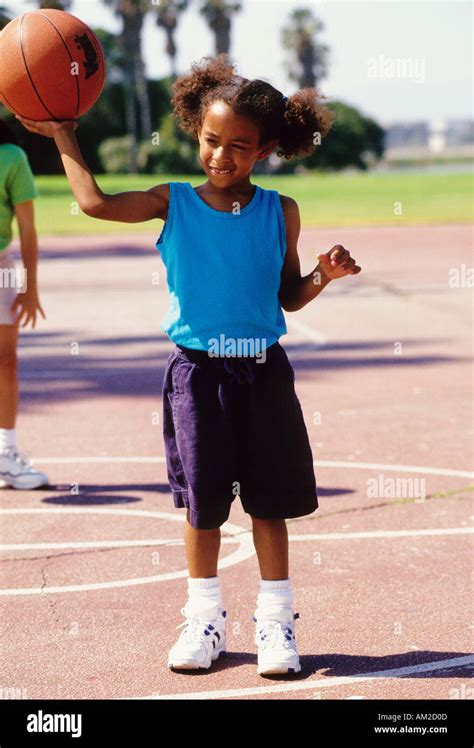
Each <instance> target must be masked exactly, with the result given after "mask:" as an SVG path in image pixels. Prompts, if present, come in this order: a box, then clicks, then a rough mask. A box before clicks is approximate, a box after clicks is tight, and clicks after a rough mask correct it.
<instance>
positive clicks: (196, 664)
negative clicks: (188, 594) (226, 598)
mask: <svg viewBox="0 0 474 748" xmlns="http://www.w3.org/2000/svg"><path fill="white" fill-rule="evenodd" d="M181 613H182V614H183V615H184V616H185V617H186V620H185V621H183V623H180V624H179V626H177V627H176V628H178V629H179V628H181V626H185V628H184V631H182V632H181V635H180V637H179V639H178V641H177V642H176V644H175V645H174V646H173V647H172V648H171V650H170V653H169V655H168V667H169V668H176V669H178V670H194V669H198V668H209V667H210V666H211V664H212V662H213V660H217V658H218V657H219V655H220V654H225V651H226V616H227V611H226V610H224V609H223V608H221V607H219V605H218V603H216V602H214V601H212V600H209V604H208V605H206V606H205V607H203V605H202V603H201V602H200V603H199V604H197V603H193V602H191V601H189V600H188V602H187V603H186V605H185V606H184V608H181Z"/></svg>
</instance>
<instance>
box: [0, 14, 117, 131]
mask: <svg viewBox="0 0 474 748" xmlns="http://www.w3.org/2000/svg"><path fill="white" fill-rule="evenodd" d="M105 72H106V66H105V56H104V53H103V50H102V47H101V45H100V42H99V40H98V38H97V36H96V35H95V34H94V32H93V31H91V29H90V28H89V27H88V26H87V25H86V24H85V23H83V21H81V20H80V19H79V18H76V17H75V16H73V15H71V14H70V13H65V12H64V11H62V10H33V11H30V12H28V13H24V14H23V15H22V16H19V17H18V18H14V19H13V21H10V23H8V24H7V25H6V26H5V28H4V29H3V31H2V32H1V33H0V101H1V102H2V104H4V105H5V106H6V108H7V109H9V110H10V111H11V112H13V113H14V114H19V115H20V116H22V117H26V118H27V119H32V120H36V121H44V120H65V119H77V117H80V116H81V115H83V114H85V113H86V112H87V111H89V109H90V108H91V107H92V106H93V105H94V103H95V102H96V101H97V99H98V98H99V96H100V94H101V91H102V89H103V87H104V83H105Z"/></svg>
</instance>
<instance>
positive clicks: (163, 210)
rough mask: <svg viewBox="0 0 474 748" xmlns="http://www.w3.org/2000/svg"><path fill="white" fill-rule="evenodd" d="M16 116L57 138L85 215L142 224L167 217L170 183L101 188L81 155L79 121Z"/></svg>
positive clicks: (21, 120)
mask: <svg viewBox="0 0 474 748" xmlns="http://www.w3.org/2000/svg"><path fill="white" fill-rule="evenodd" d="M16 118H17V119H18V120H19V121H20V122H21V123H22V124H23V126H24V127H26V129H27V130H29V131H30V132H34V133H37V134H38V135H44V136H45V137H48V138H54V142H55V143H56V145H57V148H58V151H59V153H60V155H61V160H62V162H63V165H64V171H65V172H66V176H67V178H68V180H69V184H70V185H71V189H72V191H73V193H74V196H75V198H76V200H77V202H78V205H79V207H80V209H81V210H82V211H83V212H84V213H85V214H86V215H88V216H92V217H93V218H100V219H102V220H103V221H120V222H122V223H140V222H142V221H150V220H152V219H153V218H161V219H162V220H164V221H165V220H166V217H167V214H168V200H169V188H168V185H167V184H160V185H158V186H156V187H152V188H151V189H149V190H136V191H132V192H119V193H117V194H116V195H108V194H106V193H104V192H103V191H102V190H101V189H100V187H99V185H98V184H97V182H96V181H95V178H94V175H93V174H92V172H91V170H90V169H89V167H88V166H87V164H86V162H85V161H84V159H83V157H82V153H81V151H80V148H79V144H78V142H77V138H76V133H75V130H76V127H77V124H78V123H77V121H76V120H63V121H61V122H56V121H54V120H49V121H46V122H35V121H33V120H29V119H26V118H25V117H20V116H19V115H16Z"/></svg>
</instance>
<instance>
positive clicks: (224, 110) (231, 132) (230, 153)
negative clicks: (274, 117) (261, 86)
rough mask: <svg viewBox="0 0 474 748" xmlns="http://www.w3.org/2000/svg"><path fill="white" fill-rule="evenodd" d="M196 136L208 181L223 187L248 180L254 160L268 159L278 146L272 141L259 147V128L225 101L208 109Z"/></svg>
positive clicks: (216, 102)
mask: <svg viewBox="0 0 474 748" xmlns="http://www.w3.org/2000/svg"><path fill="white" fill-rule="evenodd" d="M197 135H198V138H199V160H200V162H201V166H202V168H203V169H204V171H205V172H206V174H207V176H208V179H209V181H210V182H211V183H212V184H213V185H214V186H216V187H223V188H224V187H230V186H231V185H232V186H233V185H236V184H237V183H238V182H241V181H242V180H246V179H247V177H248V175H249V174H250V173H251V171H252V168H253V165H254V163H255V161H260V160H261V159H264V158H266V157H267V156H268V155H269V154H270V153H271V152H272V150H273V148H274V147H275V145H276V144H277V141H272V142H271V143H268V144H267V145H266V146H262V147H259V145H258V142H259V136H260V133H259V130H258V128H257V126H256V125H254V124H253V122H251V121H250V120H248V119H247V118H246V117H242V116H240V115H237V114H235V113H234V112H233V111H232V109H231V108H230V107H229V106H228V104H225V103H224V102H223V101H215V102H214V103H213V104H211V106H210V107H209V108H208V109H207V111H206V114H205V117H204V121H203V123H202V126H201V128H200V129H199V130H198V133H197ZM247 181H248V180H247Z"/></svg>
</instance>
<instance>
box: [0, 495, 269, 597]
mask: <svg viewBox="0 0 474 748" xmlns="http://www.w3.org/2000/svg"><path fill="white" fill-rule="evenodd" d="M19 514H102V515H106V516H107V515H111V514H113V515H117V516H121V517H130V516H133V517H147V518H151V519H167V520H171V521H173V522H185V521H186V517H185V516H184V515H183V514H173V513H171V512H151V511H146V510H140V509H89V508H75V509H72V508H58V507H53V508H46V507H45V508H38V509H36V508H34V509H20V508H19V509H0V516H2V515H19ZM221 529H223V530H225V531H227V532H228V533H229V534H230V535H231V536H232V539H234V538H235V542H237V543H238V544H239V547H238V548H237V550H235V551H233V552H232V553H230V554H229V555H228V556H226V557H225V558H223V559H222V560H221V561H219V569H223V568H225V567H227V566H233V565H234V564H238V563H240V562H241V561H245V560H246V559H248V558H251V557H252V556H253V555H254V554H255V548H254V546H253V538H252V533H251V532H250V531H249V530H246V529H245V528H244V527H240V526H239V525H234V524H232V523H230V522H226V523H225V524H223V525H222V528H221ZM119 542H120V541H119ZM39 545H40V544H39ZM188 574H189V572H188V570H187V569H184V570H182V571H172V572H169V573H168V574H155V575H153V576H149V577H136V578H132V579H117V580H116V581H113V582H96V583H93V584H70V585H60V586H57V587H30V588H28V587H25V588H18V589H14V588H12V589H0V595H1V596H4V597H5V596H9V595H42V594H52V593H58V592H86V591H89V590H107V589H112V588H116V587H133V586H135V585H139V584H153V583H154V582H166V581H167V580H169V579H180V578H182V577H187V576H188Z"/></svg>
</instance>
